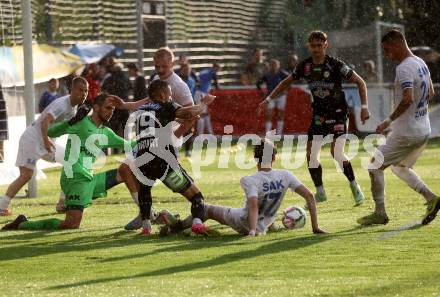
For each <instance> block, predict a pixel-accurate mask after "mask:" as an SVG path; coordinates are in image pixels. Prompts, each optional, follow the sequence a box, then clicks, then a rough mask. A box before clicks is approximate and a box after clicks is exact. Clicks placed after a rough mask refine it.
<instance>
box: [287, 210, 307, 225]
mask: <svg viewBox="0 0 440 297" xmlns="http://www.w3.org/2000/svg"><path fill="white" fill-rule="evenodd" d="M306 218H307V216H306V212H305V210H304V209H302V208H301V207H298V206H289V207H288V208H286V209H285V210H284V213H283V218H282V222H283V225H284V227H286V228H287V229H299V228H302V227H304V225H305V224H306Z"/></svg>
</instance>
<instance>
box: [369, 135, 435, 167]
mask: <svg viewBox="0 0 440 297" xmlns="http://www.w3.org/2000/svg"><path fill="white" fill-rule="evenodd" d="M428 140H429V135H424V136H418V137H402V136H397V135H396V136H394V135H393V134H392V133H391V134H389V135H388V136H387V138H386V143H385V144H383V145H381V146H379V147H378V151H377V152H376V154H375V156H374V158H375V159H376V160H380V156H378V153H379V152H381V153H382V155H383V167H384V168H386V167H388V166H390V165H399V166H404V167H408V168H411V167H412V166H413V165H414V164H415V163H416V161H417V159H418V158H419V156H420V155H421V154H422V152H423V150H424V149H425V147H426V145H427V144H428Z"/></svg>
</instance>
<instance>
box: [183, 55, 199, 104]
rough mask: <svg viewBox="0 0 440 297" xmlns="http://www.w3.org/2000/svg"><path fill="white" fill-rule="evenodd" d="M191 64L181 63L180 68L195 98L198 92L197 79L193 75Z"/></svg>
mask: <svg viewBox="0 0 440 297" xmlns="http://www.w3.org/2000/svg"><path fill="white" fill-rule="evenodd" d="M191 74H192V69H191V65H189V64H188V63H187V64H181V65H180V69H179V76H180V78H181V79H182V80H183V81H184V82H185V83H186V84H187V85H188V88H189V90H190V92H191V95H192V97H193V98H194V96H195V93H196V84H197V83H196V80H195V79H194V78H193V77H192V75H191Z"/></svg>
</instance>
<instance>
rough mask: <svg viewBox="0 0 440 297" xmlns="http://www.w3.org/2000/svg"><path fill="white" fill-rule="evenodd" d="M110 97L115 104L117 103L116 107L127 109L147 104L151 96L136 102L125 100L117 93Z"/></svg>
mask: <svg viewBox="0 0 440 297" xmlns="http://www.w3.org/2000/svg"><path fill="white" fill-rule="evenodd" d="M108 97H109V98H111V100H112V102H113V104H114V105H115V108H117V109H126V110H135V109H138V108H139V107H141V106H142V105H144V104H147V103H148V102H150V101H151V100H150V98H148V97H147V98H144V99H141V100H139V101H136V102H125V101H124V100H122V99H121V98H119V97H118V96H116V95H109V96H108Z"/></svg>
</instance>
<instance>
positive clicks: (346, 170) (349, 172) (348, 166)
mask: <svg viewBox="0 0 440 297" xmlns="http://www.w3.org/2000/svg"><path fill="white" fill-rule="evenodd" d="M343 167H344V174H345V176H346V177H347V179H348V181H349V182H352V181H354V179H355V178H354V172H353V167H352V166H351V163H350V162H345V163H344V165H343Z"/></svg>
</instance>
